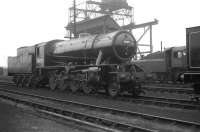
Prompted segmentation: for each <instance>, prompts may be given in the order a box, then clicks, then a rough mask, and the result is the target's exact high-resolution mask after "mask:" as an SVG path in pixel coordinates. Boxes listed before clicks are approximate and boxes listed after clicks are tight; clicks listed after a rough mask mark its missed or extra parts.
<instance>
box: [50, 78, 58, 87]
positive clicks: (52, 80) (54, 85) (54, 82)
mask: <svg viewBox="0 0 200 132" xmlns="http://www.w3.org/2000/svg"><path fill="white" fill-rule="evenodd" d="M49 87H50V89H51V90H54V89H56V87H57V81H56V78H55V77H54V76H51V77H50V78H49Z"/></svg>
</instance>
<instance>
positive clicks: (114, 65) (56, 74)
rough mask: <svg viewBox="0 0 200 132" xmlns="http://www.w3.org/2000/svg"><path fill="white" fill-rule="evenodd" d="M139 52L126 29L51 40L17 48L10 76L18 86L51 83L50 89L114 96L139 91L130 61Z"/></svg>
mask: <svg viewBox="0 0 200 132" xmlns="http://www.w3.org/2000/svg"><path fill="white" fill-rule="evenodd" d="M136 51H137V44H136V40H135V38H134V37H133V35H132V34H131V33H130V32H128V31H125V30H119V31H115V32H111V33H106V34H99V35H87V36H84V37H80V38H76V39H71V40H52V41H48V42H44V43H40V44H36V45H34V46H29V47H22V48H19V49H18V55H17V56H16V57H9V58H8V73H9V75H13V76H14V80H15V82H16V83H17V85H19V86H21V85H26V86H33V87H35V86H39V85H46V84H49V86H50V88H51V89H55V88H59V89H61V90H64V89H66V88H69V89H71V90H72V91H73V92H76V91H78V90H83V91H84V92H85V93H92V92H96V91H98V90H99V89H105V90H106V91H107V93H108V94H109V95H111V96H117V95H118V94H119V93H120V92H124V91H128V92H132V93H133V94H134V95H138V94H139V93H140V92H139V91H140V89H139V85H138V83H137V81H136V79H135V67H134V65H132V64H131V63H129V62H130V61H131V59H132V58H133V57H134V56H135V54H136Z"/></svg>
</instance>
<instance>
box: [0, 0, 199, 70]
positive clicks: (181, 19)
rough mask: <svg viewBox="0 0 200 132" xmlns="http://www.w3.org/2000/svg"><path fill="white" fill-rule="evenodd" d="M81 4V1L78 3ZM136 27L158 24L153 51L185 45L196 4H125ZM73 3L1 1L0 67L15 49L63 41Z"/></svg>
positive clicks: (164, 0) (166, 0)
mask: <svg viewBox="0 0 200 132" xmlns="http://www.w3.org/2000/svg"><path fill="white" fill-rule="evenodd" d="M79 1H81V0H79ZM128 3H129V5H130V6H133V7H134V11H135V14H134V15H135V22H136V24H139V23H143V22H148V21H153V20H154V18H156V19H158V20H159V24H158V25H156V26H154V28H153V44H154V51H157V50H159V49H160V41H163V44H164V46H165V47H171V46H180V45H185V28H186V27H192V26H199V25H200V17H199V13H200V8H199V6H200V1H199V0H128ZM71 5H72V0H1V1H0V18H1V19H0V46H1V47H0V66H7V57H8V56H15V55H16V49H17V48H18V47H21V46H28V45H33V44H36V43H40V42H43V41H48V40H52V39H64V38H63V37H64V35H65V33H66V32H65V29H64V27H65V26H66V25H67V22H68V11H67V10H68V7H69V6H71Z"/></svg>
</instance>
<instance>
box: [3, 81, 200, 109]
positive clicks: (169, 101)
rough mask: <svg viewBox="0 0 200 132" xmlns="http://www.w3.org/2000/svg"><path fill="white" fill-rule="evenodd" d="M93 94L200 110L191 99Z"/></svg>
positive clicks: (117, 99) (199, 105) (198, 104)
mask: <svg viewBox="0 0 200 132" xmlns="http://www.w3.org/2000/svg"><path fill="white" fill-rule="evenodd" d="M2 84H3V85H9V86H14V85H13V83H10V82H9V83H6V82H3V83H0V85H2ZM161 89H166V88H161ZM77 94H78V95H79V96H85V94H82V93H77ZM87 96H92V97H95V98H107V99H110V100H113V101H126V102H131V103H137V104H145V105H155V106H161V107H170V108H181V109H186V110H200V103H199V102H194V101H190V100H181V99H176V98H163V97H153V96H139V97H138V98H133V97H132V96H130V95H124V96H120V97H117V98H111V97H109V96H107V95H105V93H103V94H101V93H100V94H97V95H95V96H94V95H92V94H91V95H87Z"/></svg>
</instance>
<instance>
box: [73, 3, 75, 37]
mask: <svg viewBox="0 0 200 132" xmlns="http://www.w3.org/2000/svg"><path fill="white" fill-rule="evenodd" d="M73 5H74V38H76V0H74V1H73Z"/></svg>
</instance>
